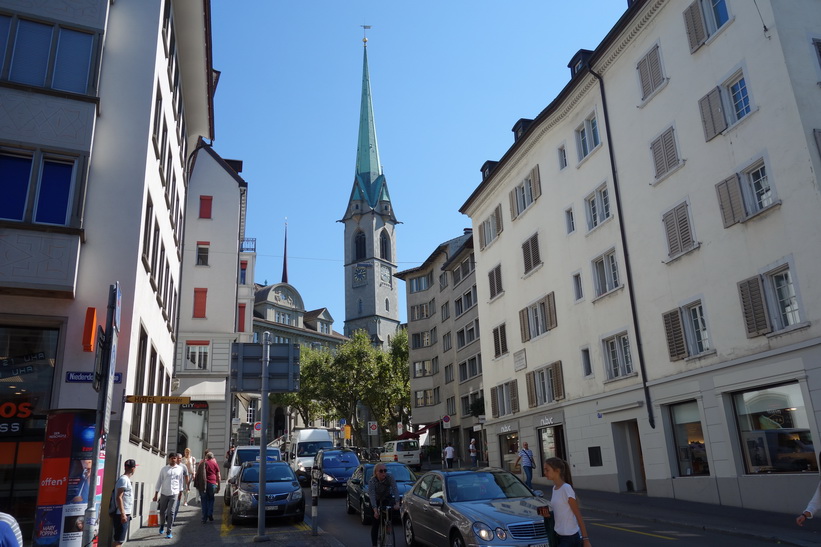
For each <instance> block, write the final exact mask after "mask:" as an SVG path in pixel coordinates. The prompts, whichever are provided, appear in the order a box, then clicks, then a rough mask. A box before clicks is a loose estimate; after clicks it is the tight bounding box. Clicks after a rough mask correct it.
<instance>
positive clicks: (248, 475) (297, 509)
mask: <svg viewBox="0 0 821 547" xmlns="http://www.w3.org/2000/svg"><path fill="white" fill-rule="evenodd" d="M229 482H230V483H231V485H232V486H233V487H232V488H231V494H230V496H231V500H230V502H229V505H230V511H231V522H234V523H236V522H237V521H239V520H240V519H246V518H248V519H255V518H257V515H258V513H257V511H258V509H257V504H258V503H259V462H247V463H244V464H242V467H240V470H239V473H237V475H236V476H235V477H233V478H231V479H229ZM265 482H266V484H265V496H264V503H265V516H266V517H288V518H292V519H294V521H295V522H302V520H303V519H304V518H305V497H304V496H303V495H302V487H300V486H299V481H298V480H297V478H296V475H295V474H294V472H293V470H291V467H290V466H289V465H288V464H287V463H285V462H268V464H267V466H266V467H265Z"/></svg>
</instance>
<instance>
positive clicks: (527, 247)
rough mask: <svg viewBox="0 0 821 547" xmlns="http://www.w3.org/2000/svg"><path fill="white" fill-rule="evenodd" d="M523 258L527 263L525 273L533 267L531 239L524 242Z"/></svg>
mask: <svg viewBox="0 0 821 547" xmlns="http://www.w3.org/2000/svg"><path fill="white" fill-rule="evenodd" d="M522 258H523V259H524V263H525V273H527V272H529V271H530V270H532V269H533V258H532V257H531V256H530V240H529V239H528V240H527V241H525V242H524V243H522Z"/></svg>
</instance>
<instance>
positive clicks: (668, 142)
mask: <svg viewBox="0 0 821 547" xmlns="http://www.w3.org/2000/svg"><path fill="white" fill-rule="evenodd" d="M661 146H662V150H663V153H664V163H665V165H666V166H667V171H671V170H672V169H673V167H675V166H676V165H678V150H676V136H675V135H674V134H673V128H672V127H671V128H670V129H668V130H667V131H665V132H664V133H663V134H662V135H661Z"/></svg>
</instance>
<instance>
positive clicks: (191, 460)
mask: <svg viewBox="0 0 821 547" xmlns="http://www.w3.org/2000/svg"><path fill="white" fill-rule="evenodd" d="M184 452H185V456H183V457H182V465H183V468H185V470H186V471H188V480H187V481H186V482H185V494H184V497H183V505H188V497H189V493H190V492H191V485H192V484H193V482H194V471H196V470H197V458H195V457H194V456H193V455H192V454H191V449H190V448H186V449H185V450H184Z"/></svg>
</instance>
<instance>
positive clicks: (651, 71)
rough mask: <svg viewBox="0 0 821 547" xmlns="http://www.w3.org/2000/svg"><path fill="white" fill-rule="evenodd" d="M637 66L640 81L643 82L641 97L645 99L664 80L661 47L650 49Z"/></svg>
mask: <svg viewBox="0 0 821 547" xmlns="http://www.w3.org/2000/svg"><path fill="white" fill-rule="evenodd" d="M636 68H637V70H638V72H639V81H640V83H641V98H642V100H644V99H646V98H647V97H648V96H649V95H650V94H651V93H652V92H653V91H655V90H656V89H658V87H659V86H660V85H661V84H662V83H663V82H664V77H663V76H662V73H661V57H660V56H659V47H658V46H655V47H654V48H653V49H652V50H650V52H649V53H648V54H647V55H645V56H644V57H643V58H642V59H641V60H640V61H639V63H638V66H637V67H636Z"/></svg>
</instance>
